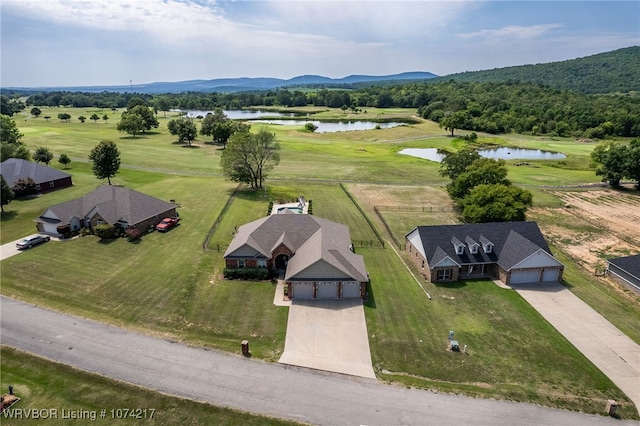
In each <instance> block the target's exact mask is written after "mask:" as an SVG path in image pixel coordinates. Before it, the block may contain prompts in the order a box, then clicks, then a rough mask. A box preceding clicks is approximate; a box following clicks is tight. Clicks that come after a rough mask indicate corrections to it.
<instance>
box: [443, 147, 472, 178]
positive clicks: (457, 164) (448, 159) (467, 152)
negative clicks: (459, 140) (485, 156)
mask: <svg viewBox="0 0 640 426" xmlns="http://www.w3.org/2000/svg"><path fill="white" fill-rule="evenodd" d="M480 158H482V156H481V155H480V153H479V152H478V151H476V150H475V149H473V148H465V149H462V150H460V151H458V152H449V153H447V154H445V156H444V158H443V159H442V162H441V163H440V176H444V177H448V178H449V179H451V180H454V179H456V178H457V177H458V176H460V175H461V174H462V173H464V171H465V170H467V167H469V166H470V165H471V163H473V162H474V161H476V160H479V159H480Z"/></svg>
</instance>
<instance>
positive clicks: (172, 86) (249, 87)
mask: <svg viewBox="0 0 640 426" xmlns="http://www.w3.org/2000/svg"><path fill="white" fill-rule="evenodd" d="M434 77H437V76H436V75H435V74H432V73H430V72H405V73H401V74H391V75H350V76H347V77H343V78H337V79H335V78H329V77H323V76H320V75H301V76H297V77H293V78H290V79H288V80H284V79H279V78H266V77H258V78H250V77H241V78H219V79H214V80H188V81H178V82H158V83H149V84H134V85H122V86H73V87H37V88H34V87H6V88H3V91H8V92H10V91H20V92H43V91H47V92H51V91H68V92H87V93H96V92H97V93H99V92H104V91H107V92H131V91H133V92H136V93H148V94H159V93H183V92H221V93H229V92H242V91H255V90H269V89H276V88H279V87H290V86H305V85H314V86H315V85H327V86H334V85H336V86H339V85H344V84H353V83H363V82H369V83H373V82H378V81H380V82H385V81H397V82H402V81H406V80H411V81H415V80H425V79H430V78H434Z"/></svg>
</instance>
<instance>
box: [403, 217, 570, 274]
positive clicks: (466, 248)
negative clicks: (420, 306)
mask: <svg viewBox="0 0 640 426" xmlns="http://www.w3.org/2000/svg"><path fill="white" fill-rule="evenodd" d="M405 241H406V249H405V251H406V252H407V254H408V255H409V257H410V258H411V260H412V262H413V263H414V264H416V266H418V267H419V268H420V269H421V271H422V275H423V276H424V278H425V279H426V280H427V281H430V282H447V281H458V280H461V279H478V278H493V279H499V280H500V281H502V282H503V283H505V284H507V285H510V284H518V283H532V282H533V283H538V282H556V281H560V280H561V279H562V273H563V271H564V265H562V263H560V262H559V261H557V260H556V259H555V258H554V257H553V255H552V254H551V251H550V250H549V246H548V245H547V242H546V241H545V239H544V236H543V235H542V233H541V232H540V229H539V228H538V225H537V224H536V223H535V222H500V223H474V224H465V225H438V226H418V227H416V228H414V229H413V230H411V232H409V233H408V234H407V235H406V236H405Z"/></svg>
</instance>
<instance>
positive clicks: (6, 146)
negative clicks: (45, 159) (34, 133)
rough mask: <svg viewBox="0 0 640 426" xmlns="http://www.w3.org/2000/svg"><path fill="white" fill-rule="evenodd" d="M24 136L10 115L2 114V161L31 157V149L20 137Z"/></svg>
mask: <svg viewBox="0 0 640 426" xmlns="http://www.w3.org/2000/svg"><path fill="white" fill-rule="evenodd" d="M22 136H24V135H23V134H22V133H20V131H19V130H18V126H17V125H16V122H15V121H13V120H12V119H11V118H10V117H9V116H8V115H4V114H2V115H0V161H4V160H6V159H8V158H22V159H23V160H29V159H31V153H30V152H29V149H27V147H26V146H25V145H24V143H22V141H21V140H20V139H22Z"/></svg>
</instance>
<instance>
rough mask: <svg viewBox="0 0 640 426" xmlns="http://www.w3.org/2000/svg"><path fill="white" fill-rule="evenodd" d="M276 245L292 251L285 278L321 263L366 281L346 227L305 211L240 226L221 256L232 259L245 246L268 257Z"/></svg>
mask: <svg viewBox="0 0 640 426" xmlns="http://www.w3.org/2000/svg"><path fill="white" fill-rule="evenodd" d="M280 244H284V245H286V246H287V247H288V248H289V249H290V250H291V251H292V252H293V253H294V255H293V256H291V258H290V259H289V262H288V265H287V275H286V277H285V279H292V280H295V279H296V276H297V275H299V274H300V273H302V272H304V271H305V270H306V269H307V268H309V267H310V266H311V265H314V264H317V263H318V262H324V264H326V265H328V266H330V267H332V268H335V269H337V270H339V271H341V272H342V274H345V275H348V276H350V277H352V278H353V279H354V280H357V281H368V279H367V271H366V268H365V266H364V260H363V258H362V256H360V255H358V254H355V253H353V252H352V251H351V250H350V248H349V247H350V245H351V237H350V236H349V228H348V227H347V226H345V225H341V224H339V223H335V222H331V221H329V220H326V219H322V218H319V217H317V216H311V215H307V214H276V215H271V216H268V217H265V218H262V219H258V220H256V221H253V222H250V223H247V224H245V225H242V226H241V227H240V228H238V231H237V233H236V235H235V237H234V239H233V241H232V242H231V244H230V245H229V247H228V248H227V250H226V252H225V254H224V257H225V258H233V257H234V253H235V252H237V251H238V250H240V249H242V248H243V247H245V246H249V247H251V248H253V249H254V250H256V251H257V252H259V253H261V254H262V255H263V256H264V257H265V258H270V257H271V253H272V251H273V250H274V249H275V248H276V247H278V246H279V245H280ZM317 278H330V277H317Z"/></svg>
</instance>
